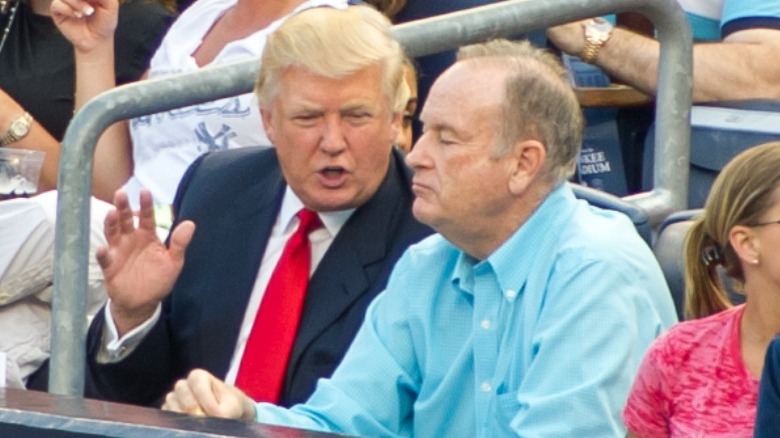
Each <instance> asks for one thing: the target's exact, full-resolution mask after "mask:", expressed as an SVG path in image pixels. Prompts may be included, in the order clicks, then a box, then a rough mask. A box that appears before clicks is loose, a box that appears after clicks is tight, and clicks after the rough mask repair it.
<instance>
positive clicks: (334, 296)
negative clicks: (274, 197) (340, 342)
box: [288, 159, 404, 378]
mask: <svg viewBox="0 0 780 438" xmlns="http://www.w3.org/2000/svg"><path fill="white" fill-rule="evenodd" d="M390 162H391V164H390V168H389V170H388V173H387V176H386V177H385V180H384V181H383V182H382V185H380V187H379V189H378V190H377V193H376V194H375V195H374V197H373V198H371V199H370V200H369V201H368V202H367V203H366V204H364V205H363V206H361V207H360V208H358V209H357V210H356V211H355V213H353V215H352V217H350V219H349V220H348V221H347V223H346V224H344V227H343V228H342V229H341V231H340V232H339V234H338V235H337V236H336V238H335V239H334V241H333V243H332V244H331V245H330V248H329V249H328V251H327V253H326V254H325V256H324V257H323V259H322V261H321V262H320V264H319V265H318V266H317V270H316V271H315V272H314V275H313V276H312V278H311V280H310V281H309V289H308V292H307V295H306V302H305V304H304V309H303V314H302V317H301V318H302V319H301V323H300V324H299V326H298V327H299V328H298V334H297V337H296V341H295V345H294V347H293V351H292V355H291V357H290V367H289V368H288V378H289V377H290V372H289V370H294V369H295V364H296V363H297V361H298V359H299V358H300V355H301V353H303V351H304V350H305V349H306V347H307V346H308V345H309V344H310V343H311V342H312V341H313V340H314V339H315V338H316V337H317V336H318V335H319V334H320V333H321V332H323V331H324V330H325V329H326V328H327V327H328V326H329V325H330V324H331V323H332V322H333V321H335V320H336V319H337V318H338V317H339V315H341V314H342V312H343V311H344V310H345V309H347V308H348V307H349V306H350V305H351V304H352V303H353V302H354V301H355V300H356V299H358V298H359V297H360V296H362V295H363V294H365V293H367V292H368V291H369V290H370V289H371V286H372V284H371V282H372V281H373V280H374V279H371V278H369V276H368V275H367V274H368V273H367V268H369V267H370V266H371V265H373V264H375V263H379V262H382V261H384V259H385V258H386V257H387V252H388V248H387V246H388V242H389V241H390V239H391V238H392V236H389V234H390V233H392V230H393V229H394V226H393V223H392V222H393V221H394V219H393V218H395V217H396V216H397V215H396V214H395V213H394V211H395V210H396V209H397V208H399V207H398V203H399V202H400V199H401V198H400V191H401V184H404V181H403V178H401V177H400V175H399V171H398V169H397V168H396V165H395V163H394V160H393V159H391V160H390ZM366 242H371V244H368V245H367V244H366Z"/></svg>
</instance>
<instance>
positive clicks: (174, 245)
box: [168, 221, 195, 266]
mask: <svg viewBox="0 0 780 438" xmlns="http://www.w3.org/2000/svg"><path fill="white" fill-rule="evenodd" d="M193 234H195V223H194V222H192V221H184V222H182V223H180V224H179V225H177V226H176V228H174V229H173V233H171V240H170V244H169V245H168V252H169V254H170V256H171V259H172V260H173V262H174V263H176V264H178V265H179V266H181V265H182V264H183V263H184V252H185V251H186V250H187V247H188V246H189V245H190V242H191V241H192V236H193Z"/></svg>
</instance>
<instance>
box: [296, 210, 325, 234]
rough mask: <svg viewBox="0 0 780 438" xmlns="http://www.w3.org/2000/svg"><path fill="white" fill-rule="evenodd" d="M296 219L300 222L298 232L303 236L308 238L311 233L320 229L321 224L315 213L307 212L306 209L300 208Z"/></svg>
mask: <svg viewBox="0 0 780 438" xmlns="http://www.w3.org/2000/svg"><path fill="white" fill-rule="evenodd" d="M298 219H299V220H300V221H301V224H300V225H299V226H298V232H299V233H303V234H304V235H307V236H308V235H309V233H311V232H312V231H314V230H316V229H319V228H320V227H322V222H321V221H320V217H319V216H318V215H317V212H315V211H312V210H309V209H308V208H302V209H301V211H299V212H298Z"/></svg>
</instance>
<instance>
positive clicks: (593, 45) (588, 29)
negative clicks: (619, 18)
mask: <svg viewBox="0 0 780 438" xmlns="http://www.w3.org/2000/svg"><path fill="white" fill-rule="evenodd" d="M582 28H583V30H584V31H585V49H583V50H582V53H581V54H580V58H581V59H582V60H583V61H585V62H587V63H588V64H592V63H593V61H595V60H596V55H598V54H599V50H601V48H602V47H603V46H604V44H606V43H607V41H609V37H611V36H612V31H613V30H614V27H613V26H612V23H610V22H609V21H607V20H605V19H603V18H601V17H596V18H591V19H590V20H587V21H585V22H584V23H583V24H582Z"/></svg>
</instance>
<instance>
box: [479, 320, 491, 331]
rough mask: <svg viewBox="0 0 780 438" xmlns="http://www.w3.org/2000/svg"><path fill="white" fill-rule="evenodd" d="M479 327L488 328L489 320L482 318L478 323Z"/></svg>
mask: <svg viewBox="0 0 780 438" xmlns="http://www.w3.org/2000/svg"><path fill="white" fill-rule="evenodd" d="M479 326H480V327H482V328H483V329H485V330H490V320H489V319H483V320H482V322H481V323H480V324H479Z"/></svg>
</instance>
